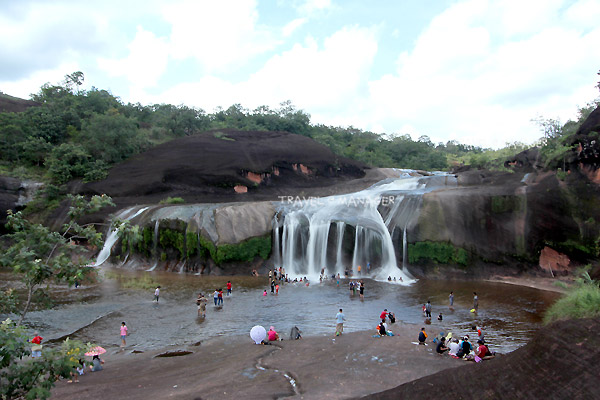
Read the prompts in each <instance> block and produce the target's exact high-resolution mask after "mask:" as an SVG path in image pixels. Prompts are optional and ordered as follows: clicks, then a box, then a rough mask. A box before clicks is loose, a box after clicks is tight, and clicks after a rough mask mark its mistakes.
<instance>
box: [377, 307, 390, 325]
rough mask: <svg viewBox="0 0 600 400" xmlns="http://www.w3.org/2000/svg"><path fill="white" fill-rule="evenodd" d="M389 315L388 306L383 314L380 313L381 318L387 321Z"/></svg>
mask: <svg viewBox="0 0 600 400" xmlns="http://www.w3.org/2000/svg"><path fill="white" fill-rule="evenodd" d="M387 316H388V310H387V308H384V309H383V311H382V312H381V315H379V319H381V320H383V321H384V322H385V319H386V318H387Z"/></svg>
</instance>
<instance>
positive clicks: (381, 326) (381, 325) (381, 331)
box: [377, 320, 387, 336]
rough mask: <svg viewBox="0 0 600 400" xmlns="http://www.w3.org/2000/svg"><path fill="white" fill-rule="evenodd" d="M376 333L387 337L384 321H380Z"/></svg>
mask: <svg viewBox="0 0 600 400" xmlns="http://www.w3.org/2000/svg"><path fill="white" fill-rule="evenodd" d="M377 332H378V333H379V334H380V335H381V336H387V330H386V329H385V320H382V321H381V322H380V323H379V325H378V326H377Z"/></svg>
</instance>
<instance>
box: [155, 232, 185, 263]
mask: <svg viewBox="0 0 600 400" xmlns="http://www.w3.org/2000/svg"><path fill="white" fill-rule="evenodd" d="M183 242H184V237H183V233H181V232H178V231H176V230H173V229H168V228H165V229H160V230H159V233H158V243H160V247H162V248H163V249H169V248H174V249H177V251H179V259H183V258H184V257H185V252H184V249H183Z"/></svg>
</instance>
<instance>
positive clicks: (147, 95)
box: [0, 0, 600, 148]
mask: <svg viewBox="0 0 600 400" xmlns="http://www.w3.org/2000/svg"><path fill="white" fill-rule="evenodd" d="M598 21H600V1H599V0H497V1H496V0H435V1H434V0H426V1H424V0H396V1H385V0H380V1H373V0H364V1H362V0H265V1H262V0H218V1H214V0H206V1H205V0H183V1H160V0H143V1H137V0H127V1H123V0H120V1H114V0H103V1H86V2H83V1H78V0H53V1H45V0H20V1H11V0H0V37H2V38H3V39H2V41H0V60H1V61H0V91H2V92H4V93H6V94H9V95H12V96H17V97H22V98H29V97H30V95H31V94H32V93H37V92H38V91H39V89H40V86H42V85H43V84H44V83H52V84H57V83H60V82H61V81H62V80H64V76H65V75H66V74H70V73H72V72H75V71H82V72H83V73H84V75H85V83H84V85H83V88H84V89H89V88H91V87H92V86H94V87H96V88H99V89H105V90H109V91H110V92H111V93H112V94H113V95H115V96H118V97H120V98H121V100H122V101H124V102H126V103H127V102H132V103H138V102H139V103H141V104H144V105H148V104H156V103H170V104H175V105H181V104H184V105H186V106H189V107H196V108H201V109H203V110H205V111H206V112H214V111H215V109H216V108H217V107H223V108H228V107H229V106H231V105H233V104H241V105H242V106H243V107H245V108H247V109H250V110H253V109H255V108H257V107H258V106H262V105H267V106H269V107H271V108H275V109H276V108H278V107H279V105H280V104H281V103H282V102H284V101H287V100H290V101H291V102H292V103H293V105H294V106H295V107H296V108H298V109H301V110H303V111H304V112H306V113H308V114H310V115H311V122H312V123H313V124H325V125H333V126H342V127H349V126H353V127H355V128H359V129H363V130H369V131H372V132H377V133H384V134H386V135H387V136H388V137H391V136H394V135H404V134H410V135H411V136H412V137H413V139H417V138H419V137H420V136H422V135H427V136H429V137H430V138H431V140H432V141H433V142H434V143H439V142H443V143H445V142H447V141H449V140H456V141H458V142H460V143H465V144H471V145H477V146H482V147H492V148H499V147H502V146H504V145H505V144H506V143H513V142H516V141H518V142H523V143H526V144H531V143H534V142H535V141H536V140H537V139H539V138H540V137H541V136H542V132H541V130H540V128H539V126H538V125H536V124H535V123H534V122H532V120H534V119H536V118H540V117H541V118H552V119H558V120H560V121H561V122H563V123H564V122H566V121H568V120H569V119H575V118H577V111H578V109H579V107H583V106H585V105H586V104H587V103H589V102H591V101H593V100H594V99H596V98H597V97H598V95H599V94H600V93H599V91H598V88H596V87H595V86H596V84H597V82H598V80H600V77H598V75H597V72H598V71H599V70H600V23H598Z"/></svg>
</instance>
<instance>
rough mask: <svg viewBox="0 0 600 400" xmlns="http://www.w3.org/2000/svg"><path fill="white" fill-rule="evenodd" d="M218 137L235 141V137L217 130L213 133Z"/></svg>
mask: <svg viewBox="0 0 600 400" xmlns="http://www.w3.org/2000/svg"><path fill="white" fill-rule="evenodd" d="M213 135H214V136H215V137H216V138H217V139H222V140H229V141H230V142H235V139H232V138H230V137H227V136H226V135H225V134H224V133H223V132H215V133H214V134H213Z"/></svg>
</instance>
